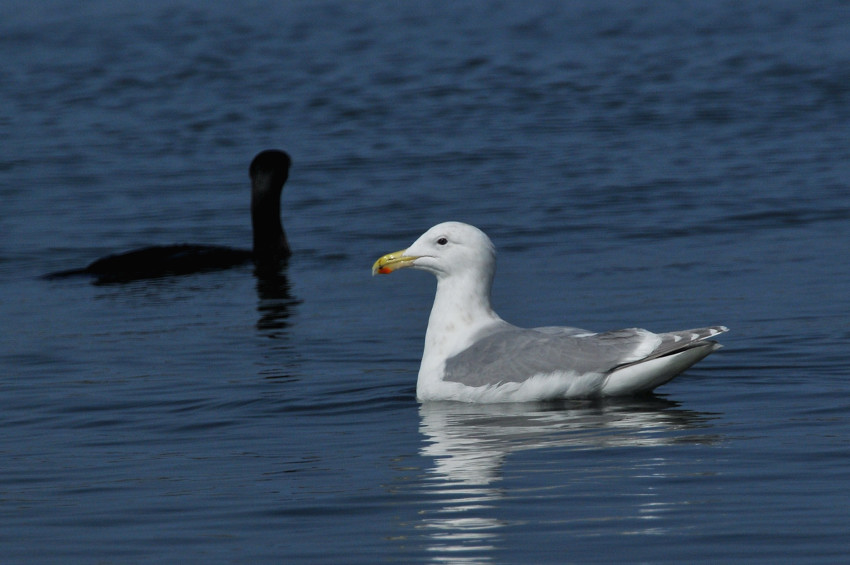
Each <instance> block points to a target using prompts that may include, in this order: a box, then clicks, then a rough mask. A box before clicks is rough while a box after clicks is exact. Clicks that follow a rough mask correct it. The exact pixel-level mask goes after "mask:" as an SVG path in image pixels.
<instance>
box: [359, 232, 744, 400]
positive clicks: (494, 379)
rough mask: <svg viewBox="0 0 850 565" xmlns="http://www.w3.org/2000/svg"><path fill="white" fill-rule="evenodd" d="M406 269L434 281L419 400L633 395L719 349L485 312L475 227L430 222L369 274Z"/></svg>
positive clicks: (682, 339)
mask: <svg viewBox="0 0 850 565" xmlns="http://www.w3.org/2000/svg"><path fill="white" fill-rule="evenodd" d="M406 267H412V268H414V269H420V270H423V271H428V272H430V273H432V274H434V275H435V276H436V277H437V293H436V296H435V297H434V305H433V306H432V308H431V315H430V318H429V319H428V329H427V331H426V332H425V347H424V350H423V353H422V362H421V365H420V367H419V376H418V380H417V383H416V396H417V398H418V399H419V400H420V401H430V400H455V401H462V402H527V401H547V400H561V399H571V398H599V397H616V396H636V395H641V394H647V393H650V392H651V391H652V390H654V389H655V388H657V387H658V386H661V385H662V384H664V383H666V382H668V381H670V380H671V379H672V378H673V377H675V376H676V375H678V374H679V373H681V372H682V371H684V370H685V369H687V368H688V367H690V366H691V365H693V364H694V363H696V362H697V361H699V360H701V359H702V358H704V357H705V356H707V355H708V354H709V353H711V352H712V351H715V350H717V349H719V348H720V347H721V345H720V344H718V343H717V342H716V341H713V340H712V339H711V338H712V337H714V336H716V335H718V334H721V333H723V332H726V331H728V328H726V327H725V326H711V327H705V328H697V329H691V330H681V331H673V332H666V333H653V332H650V331H648V330H645V329H641V328H630V329H622V330H615V331H608V332H604V333H596V332H592V331H588V330H583V329H580V328H573V327H540V328H528V329H526V328H519V327H517V326H514V325H511V324H509V323H508V322H506V321H504V320H503V319H502V318H500V317H499V315H498V314H496V312H494V311H493V308H492V307H491V306H490V291H491V287H492V285H493V275H494V273H495V269H496V249H495V247H494V246H493V243H492V242H491V241H490V238H488V237H487V235H486V234H485V233H484V232H482V231H481V230H479V229H478V228H476V227H474V226H471V225H469V224H464V223H461V222H445V223H442V224H438V225H436V226H434V227H432V228H431V229H429V230H428V231H426V232H425V233H424V234H422V236H420V237H419V239H417V240H416V241H414V242H413V244H412V245H411V246H410V247H408V248H407V249H403V250H401V251H396V252H394V253H388V254H386V255H384V256H383V257H381V258H380V259H378V260H377V261H376V262H375V264H374V265H373V266H372V274H373V275H376V274H389V273H392V272H393V271H396V270H398V269H403V268H406Z"/></svg>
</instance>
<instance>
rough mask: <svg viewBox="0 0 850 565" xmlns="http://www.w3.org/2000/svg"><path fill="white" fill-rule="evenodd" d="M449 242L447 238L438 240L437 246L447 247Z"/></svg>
mask: <svg viewBox="0 0 850 565" xmlns="http://www.w3.org/2000/svg"><path fill="white" fill-rule="evenodd" d="M448 242H449V240H448V239H446V238H445V237H441V238H440V239H438V240H437V245H445V244H447V243H448Z"/></svg>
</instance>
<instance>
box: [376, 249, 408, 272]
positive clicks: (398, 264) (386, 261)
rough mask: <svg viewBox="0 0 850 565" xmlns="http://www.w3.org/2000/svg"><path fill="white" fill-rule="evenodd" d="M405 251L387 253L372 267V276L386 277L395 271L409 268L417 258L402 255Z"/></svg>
mask: <svg viewBox="0 0 850 565" xmlns="http://www.w3.org/2000/svg"><path fill="white" fill-rule="evenodd" d="M405 251H407V250H406V249H402V250H401V251H393V252H392V253H387V254H386V255H384V256H383V257H381V258H380V259H378V260H377V261H375V264H374V265H372V276H375V275H377V274H381V275H388V274H390V273H392V272H393V271H395V270H398V269H401V268H404V267H410V266H411V265H413V262H414V261H416V260H417V259H418V257H413V256H411V255H404V252H405Z"/></svg>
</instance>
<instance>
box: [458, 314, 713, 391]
mask: <svg viewBox="0 0 850 565" xmlns="http://www.w3.org/2000/svg"><path fill="white" fill-rule="evenodd" d="M725 331H728V330H727V328H725V327H723V326H713V327H709V328H699V329H693V330H683V331H676V332H668V333H663V334H654V333H652V332H649V331H647V330H644V329H640V328H630V329H625V330H616V331H610V332H605V333H600V334H592V333H589V332H586V331H585V330H580V329H578V328H548V327H547V328H536V329H522V328H517V327H513V326H507V327H503V328H500V329H498V330H496V331H494V332H493V333H491V334H489V335H486V336H483V337H482V338H481V339H479V340H478V341H476V342H475V343H474V344H473V345H471V346H470V347H468V348H467V349H465V350H464V351H462V352H461V353H459V354H457V355H455V356H454V357H450V358H449V359H447V360H446V366H445V376H444V379H445V380H447V381H453V382H459V383H461V384H465V385H467V386H483V385H489V384H496V383H506V382H518V383H520V382H523V381H525V380H527V379H529V378H531V377H532V376H534V375H537V374H549V373H552V372H554V371H567V372H575V373H577V374H585V373H600V374H606V373H610V372H611V371H613V370H614V369H617V368H619V367H623V366H626V365H631V364H636V363H641V362H643V361H647V360H649V359H654V358H657V357H663V356H665V355H672V354H674V353H678V352H679V351H683V350H685V349H690V348H692V347H699V346H704V345H705V344H706V343H715V342H710V341H708V338H710V337H713V336H715V335H717V334H719V333H723V332H725Z"/></svg>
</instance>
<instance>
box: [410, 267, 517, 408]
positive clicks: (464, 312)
mask: <svg viewBox="0 0 850 565" xmlns="http://www.w3.org/2000/svg"><path fill="white" fill-rule="evenodd" d="M479 275H480V273H479ZM492 280H493V278H492V275H491V276H489V277H487V276H485V277H479V278H476V277H475V276H474V273H469V275H467V274H466V273H463V274H457V275H455V276H451V277H438V278H437V295H436V296H435V297H434V306H433V307H432V308H431V316H430V318H429V319H428V330H427V331H426V333H425V350H424V351H423V353H422V364H421V365H420V366H419V380H418V383H417V389H418V391H419V394H420V396H422V391H423V389H424V388H428V387H429V383H434V382H435V381H439V380H441V379H442V378H443V368H444V365H445V361H446V359H448V358H449V357H452V356H453V355H456V354H458V353H460V352H461V351H463V350H464V349H466V348H467V347H469V345H470V344H471V343H472V341H473V337H474V336H475V335H476V334H477V333H478V332H479V331H480V330H482V329H484V328H485V327H487V326H490V325H492V324H494V323H499V322H501V318H499V316H498V315H497V314H496V313H495V312H493V309H492V308H491V307H490V287H491V285H492Z"/></svg>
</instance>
